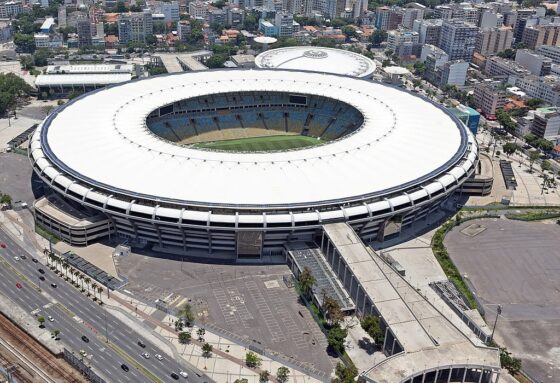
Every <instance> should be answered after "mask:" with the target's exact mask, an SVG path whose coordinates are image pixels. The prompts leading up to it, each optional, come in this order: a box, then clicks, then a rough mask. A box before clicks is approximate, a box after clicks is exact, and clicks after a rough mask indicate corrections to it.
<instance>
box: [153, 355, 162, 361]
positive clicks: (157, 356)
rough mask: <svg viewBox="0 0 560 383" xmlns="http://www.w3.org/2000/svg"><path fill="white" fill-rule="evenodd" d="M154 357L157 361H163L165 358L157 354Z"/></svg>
mask: <svg viewBox="0 0 560 383" xmlns="http://www.w3.org/2000/svg"><path fill="white" fill-rule="evenodd" d="M154 357H155V358H156V359H157V360H163V356H161V355H160V354H155V355H154Z"/></svg>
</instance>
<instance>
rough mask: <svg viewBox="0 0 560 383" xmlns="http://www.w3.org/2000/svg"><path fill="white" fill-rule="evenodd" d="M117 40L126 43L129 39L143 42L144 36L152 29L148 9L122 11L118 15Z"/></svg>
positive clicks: (144, 40)
mask: <svg viewBox="0 0 560 383" xmlns="http://www.w3.org/2000/svg"><path fill="white" fill-rule="evenodd" d="M118 27H119V42H120V43H121V44H127V43H128V42H130V41H133V42H141V43H145V42H146V38H147V37H148V36H151V35H152V34H153V31H154V25H153V21H152V14H151V13H150V11H147V10H146V11H144V12H131V13H122V14H120V15H119V25H118Z"/></svg>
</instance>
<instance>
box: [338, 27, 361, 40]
mask: <svg viewBox="0 0 560 383" xmlns="http://www.w3.org/2000/svg"><path fill="white" fill-rule="evenodd" d="M340 30H341V32H342V33H344V35H345V36H346V38H347V39H351V38H353V37H358V32H356V28H354V27H353V26H351V25H345V26H343V27H342V28H341V29H340Z"/></svg>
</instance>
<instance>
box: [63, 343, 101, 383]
mask: <svg viewBox="0 0 560 383" xmlns="http://www.w3.org/2000/svg"><path fill="white" fill-rule="evenodd" d="M63 355H64V360H65V361H67V362H68V363H70V364H71V365H72V367H74V368H75V369H76V370H78V371H79V372H80V373H81V374H82V375H83V376H85V377H86V378H87V379H88V380H89V381H91V382H93V383H107V382H106V381H105V379H102V378H101V377H99V375H97V374H96V373H95V372H93V370H92V369H91V368H90V367H88V366H87V365H86V364H85V363H84V362H83V361H82V360H81V358H77V357H76V355H74V353H72V352H71V351H68V350H67V349H64V353H63Z"/></svg>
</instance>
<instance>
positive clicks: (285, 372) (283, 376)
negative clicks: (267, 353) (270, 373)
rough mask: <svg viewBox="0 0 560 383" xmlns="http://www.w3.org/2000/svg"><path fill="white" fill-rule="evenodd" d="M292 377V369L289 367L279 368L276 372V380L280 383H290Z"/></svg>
mask: <svg viewBox="0 0 560 383" xmlns="http://www.w3.org/2000/svg"><path fill="white" fill-rule="evenodd" d="M289 376H290V369H289V368H288V367H284V366H282V367H279V368H278V370H277V371H276V379H277V380H278V381H279V382H280V383H286V382H287V381H288V377H289Z"/></svg>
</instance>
